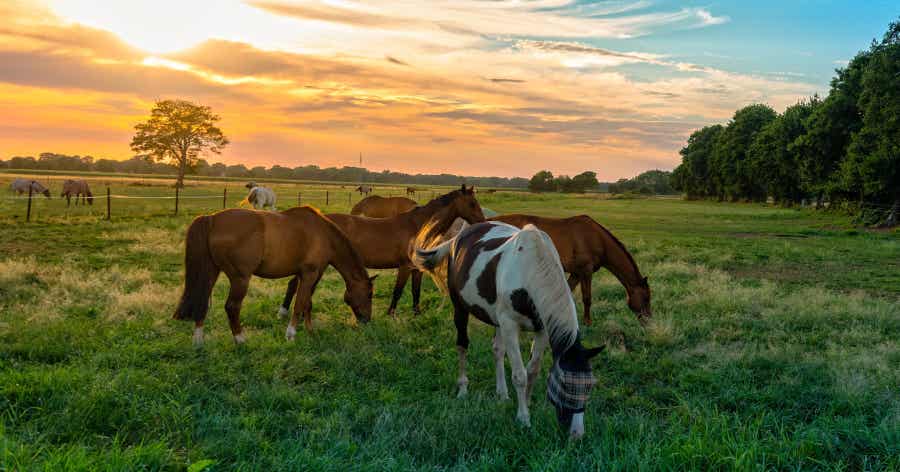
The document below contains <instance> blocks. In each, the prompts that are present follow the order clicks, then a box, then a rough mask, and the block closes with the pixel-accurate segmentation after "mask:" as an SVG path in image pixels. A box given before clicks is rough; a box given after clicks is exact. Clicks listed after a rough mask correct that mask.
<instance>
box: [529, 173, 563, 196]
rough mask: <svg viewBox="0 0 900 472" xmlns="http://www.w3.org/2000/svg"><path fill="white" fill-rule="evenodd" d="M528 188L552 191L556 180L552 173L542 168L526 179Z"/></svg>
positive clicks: (537, 190)
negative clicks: (529, 178)
mask: <svg viewBox="0 0 900 472" xmlns="http://www.w3.org/2000/svg"><path fill="white" fill-rule="evenodd" d="M528 190H531V191H532V192H552V191H554V190H556V182H555V180H554V178H553V173H552V172H550V171H549V170H542V171H540V172H538V173H537V174H534V176H533V177H531V180H529V181H528Z"/></svg>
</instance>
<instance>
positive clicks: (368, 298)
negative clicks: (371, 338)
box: [344, 275, 378, 323]
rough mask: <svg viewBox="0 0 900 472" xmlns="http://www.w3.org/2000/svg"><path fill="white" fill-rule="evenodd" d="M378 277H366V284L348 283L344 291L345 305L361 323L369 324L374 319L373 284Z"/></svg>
mask: <svg viewBox="0 0 900 472" xmlns="http://www.w3.org/2000/svg"><path fill="white" fill-rule="evenodd" d="M376 278H378V276H377V275H373V276H372V277H366V279H365V282H364V283H348V284H347V290H345V291H344V303H346V304H347V306H349V307H350V310H352V311H353V316H355V317H356V320H357V321H359V322H360V323H368V322H369V320H371V319H372V294H373V287H374V285H373V282H374V281H375V279H376Z"/></svg>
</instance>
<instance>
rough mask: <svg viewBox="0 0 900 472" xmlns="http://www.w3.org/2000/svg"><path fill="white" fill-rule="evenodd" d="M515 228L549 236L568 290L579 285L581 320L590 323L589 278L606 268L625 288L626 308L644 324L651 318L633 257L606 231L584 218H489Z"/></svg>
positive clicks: (642, 279)
mask: <svg viewBox="0 0 900 472" xmlns="http://www.w3.org/2000/svg"><path fill="white" fill-rule="evenodd" d="M490 219H491V220H493V221H502V222H504V223H508V224H511V225H513V226H517V227H519V228H521V227H523V226H525V225H527V224H529V223H530V224H533V225H535V226H537V227H538V228H539V229H540V230H541V231H544V232H545V233H547V234H548V235H550V239H552V240H553V245H554V246H556V252H558V253H559V258H560V261H561V262H562V266H563V269H565V271H566V272H568V273H569V287H570V288H571V289H573V290H574V289H575V287H576V286H577V285H578V284H579V283H580V284H581V300H582V302H583V303H584V321H585V323H586V324H591V322H592V321H591V277H592V276H593V275H594V272H596V271H598V270H600V268H601V267H605V268H606V269H607V270H609V271H610V272H612V274H613V275H614V276H615V277H616V278H617V279H619V282H621V283H622V285H623V286H625V292H626V294H627V301H628V308H630V309H631V311H632V312H634V313H635V315H637V319H638V321H639V322H640V323H641V324H642V325H644V324H646V323H647V321H648V320H649V319H650V318H651V317H652V316H653V313H652V312H651V310H650V285H649V284H648V283H647V277H644V276H642V275H641V271H640V270H639V269H638V266H637V264H636V263H635V262H634V258H632V257H631V254H630V253H629V252H628V250H627V249H625V246H624V245H623V244H622V243H621V242H620V241H619V240H618V239H616V237H615V236H613V234H612V233H610V232H609V230H607V229H606V228H604V227H603V226H601V225H600V223H597V222H596V221H594V220H593V219H592V218H591V217H589V216H587V215H579V216H573V217H570V218H546V217H543V216H534V215H521V214H510V215H500V216H495V217H493V218H490Z"/></svg>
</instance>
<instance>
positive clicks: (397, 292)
mask: <svg viewBox="0 0 900 472" xmlns="http://www.w3.org/2000/svg"><path fill="white" fill-rule="evenodd" d="M409 274H410V268H409V267H407V266H400V267H398V268H397V281H396V282H395V283H394V293H393V294H391V306H390V308H388V315H391V316H393V315H394V310H396V309H397V301H398V300H400V296H401V295H403V287H405V286H406V280H407V279H409Z"/></svg>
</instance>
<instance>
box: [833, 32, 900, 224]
mask: <svg viewBox="0 0 900 472" xmlns="http://www.w3.org/2000/svg"><path fill="white" fill-rule="evenodd" d="M867 58H868V60H867V61H866V62H867V64H866V67H865V70H864V71H863V72H862V77H861V81H860V85H861V87H860V88H861V90H860V93H859V101H858V107H859V110H860V111H861V112H862V126H861V127H860V129H859V131H857V132H855V133H853V135H852V136H851V139H850V144H849V146H848V149H847V158H846V159H845V160H844V161H843V162H842V165H841V182H842V184H843V186H844V187H845V188H847V189H850V190H855V191H856V192H858V195H859V197H860V200H862V201H864V202H868V203H870V204H873V203H874V204H879V203H891V204H892V207H891V210H890V212H889V214H888V216H887V218H886V221H885V224H887V225H890V226H893V225H896V224H897V223H898V219H900V215H898V213H900V22H894V23H891V25H890V27H889V28H888V32H887V33H885V35H884V38H883V39H882V41H881V42H880V43H874V44H873V45H872V47H871V49H870V50H869V52H868V54H867Z"/></svg>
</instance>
